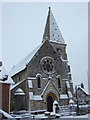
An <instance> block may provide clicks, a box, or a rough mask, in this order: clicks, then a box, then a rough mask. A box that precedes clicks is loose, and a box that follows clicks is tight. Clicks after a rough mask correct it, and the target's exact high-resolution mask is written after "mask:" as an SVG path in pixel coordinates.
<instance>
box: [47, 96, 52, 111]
mask: <svg viewBox="0 0 90 120" xmlns="http://www.w3.org/2000/svg"><path fill="white" fill-rule="evenodd" d="M47 111H49V112H52V111H53V98H52V96H48V97H47Z"/></svg>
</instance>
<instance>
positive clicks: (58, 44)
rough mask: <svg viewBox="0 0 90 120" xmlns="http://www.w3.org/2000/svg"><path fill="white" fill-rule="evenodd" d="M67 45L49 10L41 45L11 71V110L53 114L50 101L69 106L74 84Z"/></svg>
mask: <svg viewBox="0 0 90 120" xmlns="http://www.w3.org/2000/svg"><path fill="white" fill-rule="evenodd" d="M66 46H67V44H66V43H65V41H64V39H63V36H62V34H61V31H60V30H59V27H58V25H57V23H56V20H55V18H54V16H53V13H52V11H51V8H50V7H49V10H48V16H47V20H46V25H45V29H44V34H43V38H42V42H41V44H40V45H39V46H37V47H36V48H35V49H34V50H33V51H32V52H31V53H30V54H29V55H27V56H26V57H25V58H24V59H23V60H22V61H20V62H19V63H18V64H16V65H15V66H14V67H13V68H12V70H11V78H12V79H13V81H14V82H15V85H13V86H11V88H10V91H11V105H10V106H11V111H20V110H26V111H28V110H29V111H31V112H33V111H39V110H42V111H49V112H52V111H53V102H54V101H55V100H56V101H57V102H58V104H59V106H62V105H68V104H69V101H70V100H71V99H73V81H72V78H71V70H70V65H69V64H68V59H67V53H66Z"/></svg>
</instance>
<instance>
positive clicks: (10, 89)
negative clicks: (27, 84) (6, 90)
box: [10, 79, 26, 90]
mask: <svg viewBox="0 0 90 120" xmlns="http://www.w3.org/2000/svg"><path fill="white" fill-rule="evenodd" d="M25 80H26V79H24V80H22V81H20V82H18V83H17V84H15V85H14V86H12V87H11V88H10V90H12V89H14V88H15V87H17V86H18V85H19V84H21V83H22V82H24V81H25Z"/></svg>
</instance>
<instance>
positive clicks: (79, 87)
mask: <svg viewBox="0 0 90 120" xmlns="http://www.w3.org/2000/svg"><path fill="white" fill-rule="evenodd" d="M77 89H78V90H79V89H80V90H81V91H83V92H84V93H85V94H86V95H88V93H87V92H86V91H85V89H83V88H82V87H81V86H78V88H77Z"/></svg>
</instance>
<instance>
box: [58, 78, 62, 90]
mask: <svg viewBox="0 0 90 120" xmlns="http://www.w3.org/2000/svg"><path fill="white" fill-rule="evenodd" d="M58 88H61V81H60V78H58Z"/></svg>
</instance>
